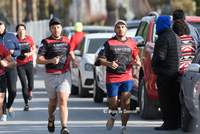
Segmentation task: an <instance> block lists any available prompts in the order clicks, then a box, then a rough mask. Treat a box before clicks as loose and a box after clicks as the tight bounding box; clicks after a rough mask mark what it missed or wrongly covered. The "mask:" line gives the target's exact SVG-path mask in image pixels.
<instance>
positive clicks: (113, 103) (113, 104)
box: [108, 96, 118, 116]
mask: <svg viewBox="0 0 200 134" xmlns="http://www.w3.org/2000/svg"><path fill="white" fill-rule="evenodd" d="M108 107H109V110H110V114H111V115H112V116H115V115H116V113H117V109H118V96H115V97H111V98H109V106H108Z"/></svg>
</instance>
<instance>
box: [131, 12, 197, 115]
mask: <svg viewBox="0 0 200 134" xmlns="http://www.w3.org/2000/svg"><path fill="white" fill-rule="evenodd" d="M158 16H159V15H158V13H156V12H150V13H149V16H145V17H143V18H142V20H141V22H140V25H139V27H138V29H137V32H136V35H135V36H136V37H135V38H134V39H135V40H136V43H137V48H138V49H139V50H140V52H139V57H140V60H141V64H142V66H141V67H138V66H135V65H133V80H134V84H133V91H132V96H131V98H132V99H131V105H130V107H131V109H135V108H136V107H137V106H138V105H139V107H140V116H141V118H143V119H154V118H156V116H157V113H158V108H159V102H158V94H157V85H156V75H154V74H153V71H152V68H151V58H152V56H153V51H154V44H155V42H156V39H157V37H158V36H157V34H156V23H155V22H154V20H155V19H157V18H158ZM186 21H187V22H188V23H190V24H191V25H193V26H194V27H196V28H197V29H198V27H200V17H191V16H187V17H186ZM133 99H134V100H133Z"/></svg>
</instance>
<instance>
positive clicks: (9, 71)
mask: <svg viewBox="0 0 200 134" xmlns="http://www.w3.org/2000/svg"><path fill="white" fill-rule="evenodd" d="M0 44H3V45H4V46H5V47H6V48H7V49H8V51H9V52H10V54H11V56H12V58H13V59H14V60H16V57H17V56H19V55H20V54H21V48H20V46H19V43H18V41H17V37H16V36H15V35H14V34H12V33H8V32H7V30H6V22H5V20H4V19H1V18H0ZM5 71H6V77H7V88H8V102H7V103H6V97H5V99H4V104H3V115H2V117H1V120H2V121H6V120H7V111H6V110H8V115H9V116H10V117H14V116H15V113H14V111H13V109H12V104H13V102H14V99H15V96H16V81H17V70H16V67H12V68H9V67H5Z"/></svg>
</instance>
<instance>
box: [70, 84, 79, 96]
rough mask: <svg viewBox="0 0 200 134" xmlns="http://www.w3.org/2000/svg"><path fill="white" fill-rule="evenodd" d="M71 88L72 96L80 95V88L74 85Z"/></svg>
mask: <svg viewBox="0 0 200 134" xmlns="http://www.w3.org/2000/svg"><path fill="white" fill-rule="evenodd" d="M71 88H72V89H71V94H72V95H77V94H78V87H76V86H74V85H72V87H71Z"/></svg>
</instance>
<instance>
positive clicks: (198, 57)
mask: <svg viewBox="0 0 200 134" xmlns="http://www.w3.org/2000/svg"><path fill="white" fill-rule="evenodd" d="M192 63H198V64H200V49H199V51H198V52H197V54H196V56H195V57H194V59H193V60H192Z"/></svg>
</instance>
